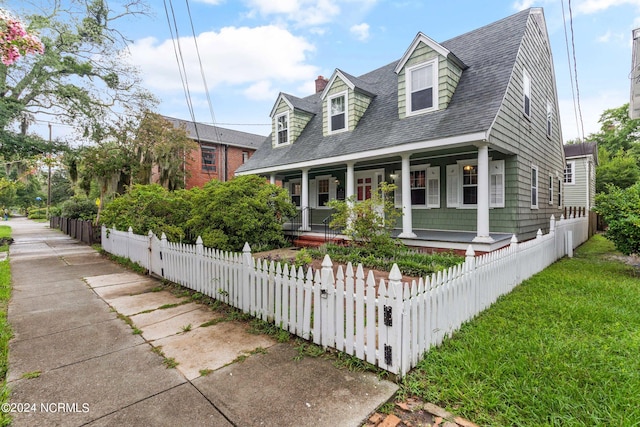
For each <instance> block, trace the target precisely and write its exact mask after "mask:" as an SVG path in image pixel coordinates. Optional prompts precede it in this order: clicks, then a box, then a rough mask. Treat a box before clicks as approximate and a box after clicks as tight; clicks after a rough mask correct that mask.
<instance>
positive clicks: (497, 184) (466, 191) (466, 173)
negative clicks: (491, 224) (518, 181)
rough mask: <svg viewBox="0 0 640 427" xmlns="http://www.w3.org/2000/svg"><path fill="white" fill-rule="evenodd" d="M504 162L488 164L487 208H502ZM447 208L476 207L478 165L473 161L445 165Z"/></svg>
mask: <svg viewBox="0 0 640 427" xmlns="http://www.w3.org/2000/svg"><path fill="white" fill-rule="evenodd" d="M504 176H505V169H504V160H491V161H490V162H489V207H490V208H504V206H505V202H504V194H505V190H504V182H505V179H504ZM446 178H447V185H446V189H447V207H448V208H463V209H464V208H475V207H476V206H477V205H478V164H477V161H476V160H475V159H469V160H461V161H459V162H458V163H457V164H453V165H447V169H446Z"/></svg>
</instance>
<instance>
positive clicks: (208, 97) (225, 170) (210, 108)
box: [185, 0, 227, 181]
mask: <svg viewBox="0 0 640 427" xmlns="http://www.w3.org/2000/svg"><path fill="white" fill-rule="evenodd" d="M185 4H186V5H187V15H188V16H189V23H190V24H191V35H192V37H193V43H194V45H195V48H196V54H197V55H198V64H199V66H200V75H201V76H202V82H203V84H204V91H205V94H206V96H207V103H208V104H209V113H210V114H211V120H212V121H213V123H215V122H216V115H215V114H214V112H213V104H212V103H211V96H210V95H209V87H208V86H207V79H206V77H205V75H204V67H203V66H202V59H201V57H200V49H199V47H198V38H197V37H196V31H195V28H194V27H193V19H192V17H191V8H190V7H189V0H185ZM193 125H194V126H197V125H196V121H195V117H194V120H193ZM213 130H214V132H215V134H216V138H217V139H218V141H221V140H222V138H220V133H219V132H218V128H217V127H215V126H214V128H213ZM218 159H220V156H216V160H218ZM218 166H221V165H218ZM220 169H221V170H222V169H223V168H220ZM223 172H224V179H223V181H226V180H227V168H226V165H225V167H224V171H223Z"/></svg>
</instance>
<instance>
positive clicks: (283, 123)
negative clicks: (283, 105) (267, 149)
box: [276, 112, 289, 145]
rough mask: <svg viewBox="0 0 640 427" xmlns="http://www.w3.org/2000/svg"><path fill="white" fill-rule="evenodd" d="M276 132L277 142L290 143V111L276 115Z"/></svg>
mask: <svg viewBox="0 0 640 427" xmlns="http://www.w3.org/2000/svg"><path fill="white" fill-rule="evenodd" d="M276 134H277V140H276V141H277V144H278V145H284V144H288V143H289V113H288V112H286V113H284V114H280V115H279V116H276Z"/></svg>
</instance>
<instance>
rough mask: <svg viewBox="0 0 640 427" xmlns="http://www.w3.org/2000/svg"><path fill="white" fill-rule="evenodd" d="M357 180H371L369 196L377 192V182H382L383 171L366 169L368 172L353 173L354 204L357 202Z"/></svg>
mask: <svg viewBox="0 0 640 427" xmlns="http://www.w3.org/2000/svg"><path fill="white" fill-rule="evenodd" d="M359 178H363V179H366V178H371V194H373V193H374V192H376V191H378V187H379V185H378V184H379V182H382V181H384V169H368V170H362V171H357V172H355V173H354V183H353V185H354V187H353V190H354V191H353V193H354V196H355V198H356V203H358V202H359V200H358V179H359Z"/></svg>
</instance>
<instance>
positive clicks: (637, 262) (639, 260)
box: [611, 255, 640, 270]
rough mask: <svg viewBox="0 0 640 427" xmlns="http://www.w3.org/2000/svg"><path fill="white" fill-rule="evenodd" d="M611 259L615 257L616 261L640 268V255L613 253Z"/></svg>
mask: <svg viewBox="0 0 640 427" xmlns="http://www.w3.org/2000/svg"><path fill="white" fill-rule="evenodd" d="M611 259H614V260H616V261H621V262H624V263H625V264H628V265H630V266H632V267H635V268H636V269H638V270H640V255H629V256H625V255H612V256H611Z"/></svg>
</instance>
